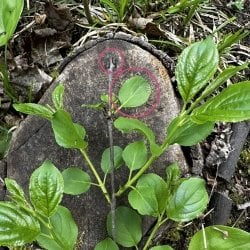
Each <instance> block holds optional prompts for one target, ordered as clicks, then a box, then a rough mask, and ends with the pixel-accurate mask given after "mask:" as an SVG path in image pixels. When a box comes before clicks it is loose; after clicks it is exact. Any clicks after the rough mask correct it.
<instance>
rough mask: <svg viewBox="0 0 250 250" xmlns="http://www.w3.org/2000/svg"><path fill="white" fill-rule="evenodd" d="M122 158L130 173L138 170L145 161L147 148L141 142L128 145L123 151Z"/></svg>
mask: <svg viewBox="0 0 250 250" xmlns="http://www.w3.org/2000/svg"><path fill="white" fill-rule="evenodd" d="M122 158H123V160H124V162H125V163H126V166H127V167H128V168H129V169H130V170H131V171H134V170H136V169H140V168H141V167H143V165H144V164H145V163H146V161H147V147H146V146H145V144H144V142H143V141H136V142H133V143H130V144H129V145H127V146H126V148H125V149H124V151H123V153H122Z"/></svg>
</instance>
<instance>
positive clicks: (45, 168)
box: [29, 161, 64, 217]
mask: <svg viewBox="0 0 250 250" xmlns="http://www.w3.org/2000/svg"><path fill="white" fill-rule="evenodd" d="M63 188H64V186H63V177H62V174H61V172H60V171H59V170H58V169H57V168H56V167H55V166H54V165H53V163H51V162H50V161H45V162H44V163H43V164H42V165H41V166H40V167H39V168H37V169H36V170H35V171H34V172H33V173H32V175H31V177H30V184H29V192H30V200H31V203H32V205H33V206H34V207H35V209H36V211H38V212H39V213H40V214H42V215H44V216H46V217H50V216H51V215H53V214H54V213H55V212H56V209H57V208H58V205H59V203H60V202H61V200H62V196H63Z"/></svg>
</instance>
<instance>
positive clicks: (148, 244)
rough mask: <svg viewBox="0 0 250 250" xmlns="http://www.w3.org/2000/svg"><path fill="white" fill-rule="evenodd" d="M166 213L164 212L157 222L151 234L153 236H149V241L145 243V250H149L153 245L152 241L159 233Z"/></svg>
mask: <svg viewBox="0 0 250 250" xmlns="http://www.w3.org/2000/svg"><path fill="white" fill-rule="evenodd" d="M164 213H165V212H163V213H162V214H161V215H160V216H159V217H158V219H157V222H156V224H155V226H154V228H153V230H152V232H151V234H150V235H149V237H148V239H147V242H146V243H145V245H144V247H143V250H147V249H148V247H149V246H150V244H151V241H152V239H153V238H154V236H155V233H156V232H157V230H158V228H159V227H160V226H161V225H162V217H163V215H164Z"/></svg>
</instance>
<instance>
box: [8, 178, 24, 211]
mask: <svg viewBox="0 0 250 250" xmlns="http://www.w3.org/2000/svg"><path fill="white" fill-rule="evenodd" d="M4 182H5V185H6V188H7V190H8V192H9V193H10V196H9V197H10V199H11V200H12V201H14V202H15V203H17V204H21V205H25V206H27V205H28V202H27V200H26V197H25V195H24V192H23V189H22V188H21V187H20V185H18V184H17V182H16V181H15V180H12V179H9V178H5V179H4Z"/></svg>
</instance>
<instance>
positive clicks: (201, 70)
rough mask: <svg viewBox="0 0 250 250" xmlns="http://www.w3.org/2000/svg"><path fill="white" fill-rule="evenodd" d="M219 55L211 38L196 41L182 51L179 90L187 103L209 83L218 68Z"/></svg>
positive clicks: (177, 66)
mask: <svg viewBox="0 0 250 250" xmlns="http://www.w3.org/2000/svg"><path fill="white" fill-rule="evenodd" d="M218 62H219V55H218V51H217V48H216V46H215V44H214V42H213V41H212V39H211V38H207V39H206V40H204V41H201V42H196V43H194V44H192V45H190V46H189V47H187V48H186V49H184V50H183V52H182V53H181V55H180V57H179V60H178V63H177V65H176V72H175V74H176V79H177V84H178V90H179V92H180V94H181V96H182V99H183V101H184V102H185V103H187V102H189V101H191V100H192V98H193V97H194V96H195V95H196V94H197V93H198V92H199V91H200V90H201V89H202V88H203V87H204V86H205V85H206V84H207V83H208V81H209V80H210V79H211V78H212V76H213V75H214V73H215V71H216V70H217V67H218Z"/></svg>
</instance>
